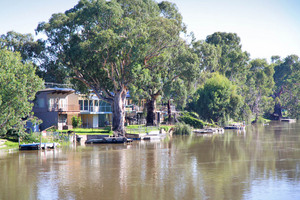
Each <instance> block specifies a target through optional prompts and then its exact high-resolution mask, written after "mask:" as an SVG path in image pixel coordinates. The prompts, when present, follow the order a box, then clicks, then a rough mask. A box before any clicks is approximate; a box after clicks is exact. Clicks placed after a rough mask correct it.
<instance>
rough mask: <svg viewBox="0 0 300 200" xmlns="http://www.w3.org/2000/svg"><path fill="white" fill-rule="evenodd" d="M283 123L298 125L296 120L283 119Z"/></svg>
mask: <svg viewBox="0 0 300 200" xmlns="http://www.w3.org/2000/svg"><path fill="white" fill-rule="evenodd" d="M280 121H282V122H289V123H296V119H281V120H280Z"/></svg>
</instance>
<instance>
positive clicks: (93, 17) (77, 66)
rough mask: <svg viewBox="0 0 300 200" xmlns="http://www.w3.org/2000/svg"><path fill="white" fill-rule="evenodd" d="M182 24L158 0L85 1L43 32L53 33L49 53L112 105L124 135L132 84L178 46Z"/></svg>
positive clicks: (45, 26) (118, 130) (41, 28)
mask: <svg viewBox="0 0 300 200" xmlns="http://www.w3.org/2000/svg"><path fill="white" fill-rule="evenodd" d="M180 28H181V27H180V26H179V25H178V23H177V22H176V20H174V19H171V18H168V17H166V16H165V15H163V13H162V11H161V10H160V8H159V6H158V4H157V3H156V2H155V1H153V0H112V1H105V0H81V1H79V2H78V4H77V5H75V7H74V8H72V9H70V10H67V11H65V13H58V14H53V15H52V17H51V18H50V20H49V21H48V22H43V23H40V24H39V25H38V28H37V32H44V33H45V34H46V35H47V45H48V47H47V49H46V51H47V55H49V57H51V59H53V60H54V62H55V63H56V64H57V65H59V66H61V65H63V66H64V67H65V69H66V70H69V71H71V73H73V78H74V79H76V80H79V81H80V82H81V83H84V85H85V86H87V87H88V88H90V89H92V90H93V92H94V93H95V94H96V95H97V96H98V97H99V98H101V99H103V100H105V101H108V102H110V103H111V104H112V111H113V130H114V131H115V133H119V134H124V132H125V130H124V120H125V101H126V94H127V92H128V90H129V86H130V85H134V83H135V81H136V79H137V78H138V77H139V76H140V75H141V73H143V72H144V71H145V70H144V69H145V68H147V67H148V66H149V65H148V64H147V63H150V62H151V61H152V60H153V59H158V58H159V57H160V56H162V55H163V54H164V53H165V52H166V51H167V50H168V49H169V48H171V47H172V46H173V45H174V42H173V41H174V38H175V39H176V38H177V37H178V35H179V32H180Z"/></svg>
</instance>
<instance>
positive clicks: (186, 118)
mask: <svg viewBox="0 0 300 200" xmlns="http://www.w3.org/2000/svg"><path fill="white" fill-rule="evenodd" d="M193 116H195V115H193V113H192V114H190V113H184V114H183V115H182V116H180V117H179V121H180V122H184V123H185V124H188V125H190V126H192V127H194V128H203V126H205V125H206V124H205V122H203V121H202V120H200V119H197V118H195V117H193Z"/></svg>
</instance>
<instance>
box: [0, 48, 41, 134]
mask: <svg viewBox="0 0 300 200" xmlns="http://www.w3.org/2000/svg"><path fill="white" fill-rule="evenodd" d="M35 72H36V68H35V67H34V66H33V65H32V64H31V63H27V62H26V63H23V62H22V58H21V56H20V54H19V53H17V52H11V51H8V50H5V49H0V135H2V134H6V132H7V131H8V130H9V129H15V130H19V131H20V132H23V131H24V127H25V126H24V125H25V122H26V118H27V117H29V116H31V110H32V106H33V104H32V103H31V102H30V101H32V100H34V98H35V94H36V92H37V91H38V90H40V89H41V88H42V87H43V81H42V79H40V78H39V77H38V76H37V75H36V74H35Z"/></svg>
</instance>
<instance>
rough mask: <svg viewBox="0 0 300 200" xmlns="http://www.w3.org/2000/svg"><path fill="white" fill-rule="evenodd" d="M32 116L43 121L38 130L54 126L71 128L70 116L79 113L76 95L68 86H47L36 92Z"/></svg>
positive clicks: (60, 128)
mask: <svg viewBox="0 0 300 200" xmlns="http://www.w3.org/2000/svg"><path fill="white" fill-rule="evenodd" d="M33 112H34V116H36V117H37V118H39V119H41V120H42V121H43V122H42V124H40V125H39V129H40V130H45V129H47V128H49V127H51V126H56V127H57V128H58V129H59V130H62V129H70V128H72V121H71V118H72V117H73V116H78V115H79V113H80V110H79V105H78V95H77V94H75V90H74V89H70V88H56V87H55V88H47V89H44V90H40V91H38V92H37V94H36V98H35V100H34V106H33Z"/></svg>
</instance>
